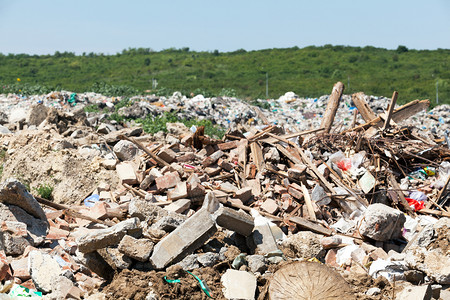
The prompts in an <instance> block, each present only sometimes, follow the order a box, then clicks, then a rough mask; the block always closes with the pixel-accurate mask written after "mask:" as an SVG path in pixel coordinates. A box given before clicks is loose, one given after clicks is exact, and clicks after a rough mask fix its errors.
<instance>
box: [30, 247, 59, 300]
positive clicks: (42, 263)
mask: <svg viewBox="0 0 450 300" xmlns="http://www.w3.org/2000/svg"><path fill="white" fill-rule="evenodd" d="M28 257H29V262H28V265H29V267H30V274H31V278H32V279H33V282H34V284H35V285H36V287H37V288H38V289H39V290H41V291H44V292H47V293H48V292H51V291H52V288H53V282H55V281H56V279H57V278H58V276H59V275H60V274H61V271H62V270H61V267H60V266H59V264H58V262H57V261H56V260H54V259H53V258H52V257H51V256H50V255H48V254H45V253H42V252H40V251H38V250H34V251H31V252H30V254H29V256H28Z"/></svg>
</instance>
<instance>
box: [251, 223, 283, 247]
mask: <svg viewBox="0 0 450 300" xmlns="http://www.w3.org/2000/svg"><path fill="white" fill-rule="evenodd" d="M252 237H253V241H254V243H255V245H256V248H257V250H258V252H259V253H261V254H267V253H270V252H273V251H277V250H278V246H277V243H276V241H275V238H274V237H273V234H272V230H270V226H269V224H267V223H264V224H260V225H256V226H255V228H254V230H253V234H252Z"/></svg>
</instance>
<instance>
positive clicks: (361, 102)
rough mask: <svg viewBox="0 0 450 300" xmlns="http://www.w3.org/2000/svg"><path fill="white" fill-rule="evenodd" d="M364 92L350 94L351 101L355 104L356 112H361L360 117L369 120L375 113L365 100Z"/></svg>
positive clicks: (373, 117)
mask: <svg viewBox="0 0 450 300" xmlns="http://www.w3.org/2000/svg"><path fill="white" fill-rule="evenodd" d="M365 96H366V95H365V94H364V93H363V92H359V93H356V94H353V95H352V101H353V103H354V104H355V106H356V108H357V109H358V112H359V113H360V114H361V117H362V118H363V119H364V121H366V122H369V121H371V120H373V119H375V118H376V117H377V115H376V114H375V113H374V112H373V110H372V109H371V108H370V107H369V105H368V104H367V102H366V99H364V98H365Z"/></svg>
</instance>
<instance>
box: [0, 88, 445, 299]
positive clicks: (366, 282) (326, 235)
mask: <svg viewBox="0 0 450 300" xmlns="http://www.w3.org/2000/svg"><path fill="white" fill-rule="evenodd" d="M343 89H344V87H343V85H342V84H341V83H337V84H336V85H335V87H334V88H333V90H332V93H331V95H329V96H323V97H320V98H318V99H303V98H300V97H298V96H296V95H295V94H293V93H286V94H285V95H284V96H282V97H280V98H279V99H276V100H264V101H263V100H258V101H257V102H258V103H260V104H261V105H260V106H261V107H256V106H252V105H250V104H248V103H246V102H243V101H240V100H238V99H236V98H226V97H224V98H212V99H210V98H204V97H203V96H201V95H197V96H195V97H194V98H186V97H184V96H182V95H181V94H179V93H176V94H174V95H173V96H172V97H168V98H165V97H155V96H145V97H133V98H132V100H133V101H131V102H128V103H129V106H123V107H122V108H120V109H117V111H116V109H115V106H119V103H122V102H120V101H121V100H123V99H120V98H111V97H105V96H102V95H98V94H93V93H86V94H75V93H71V92H53V93H50V94H48V95H39V96H38V95H36V96H31V97H28V98H24V97H21V96H18V95H0V109H1V110H2V112H3V113H2V114H0V121H1V125H0V126H1V128H0V129H1V130H0V132H1V133H0V146H1V156H0V163H1V168H0V170H1V173H0V174H1V179H2V183H1V184H0V207H1V211H2V212H1V213H0V219H1V232H2V234H1V242H2V247H1V250H0V277H1V278H0V280H1V283H2V285H1V287H0V295H2V297H3V295H8V296H10V295H12V296H16V297H20V295H23V296H22V297H35V298H36V297H39V298H41V297H42V298H44V299H207V298H213V299H236V298H238V299H261V300H262V299H280V298H283V297H284V298H289V297H291V298H295V299H329V298H330V297H341V298H343V297H345V298H349V299H412V298H411V297H416V298H417V299H431V298H433V299H439V297H441V298H442V299H444V298H443V297H444V296H445V295H447V294H448V293H449V292H450V291H449V290H448V289H449V287H450V275H449V274H450V269H449V268H450V267H449V266H450V248H449V244H450V243H449V233H448V232H449V231H448V230H449V227H450V210H449V202H450V201H448V199H449V198H450V193H449V187H448V183H449V181H450V163H449V162H448V161H449V159H450V149H449V147H448V145H447V142H446V138H445V132H446V130H447V129H448V124H447V121H448V120H449V117H448V116H447V112H448V111H449V110H450V109H449V107H448V106H446V105H443V106H438V107H436V108H434V109H433V110H431V111H429V112H426V109H427V107H428V105H429V102H428V101H427V100H421V101H419V100H414V101H411V102H409V103H407V104H405V105H402V106H395V100H396V97H397V95H396V93H394V95H393V97H392V99H388V98H382V97H380V98H378V97H372V96H366V95H364V94H362V93H358V94H354V95H342V93H343ZM391 103H392V107H395V109H388V105H389V104H391ZM91 105H94V106H95V107H97V108H100V109H101V110H95V111H89V110H86V112H85V110H84V108H86V107H89V106H91ZM264 107H265V108H264ZM164 112H170V113H175V114H176V115H177V116H179V118H180V119H194V118H195V119H198V118H201V119H208V120H211V121H212V122H213V124H218V125H220V126H223V127H224V128H225V129H226V132H225V134H224V136H223V137H222V138H219V137H217V136H208V135H206V134H205V128H204V127H203V126H201V125H193V126H191V125H189V126H190V127H187V126H186V125H185V124H183V123H169V124H165V126H166V129H167V132H163V131H161V132H158V133H155V134H148V133H145V132H144V130H143V128H142V127H139V123H138V122H137V121H130V120H131V119H138V118H143V117H145V116H148V115H150V116H159V115H161V114H163V113H164ZM113 113H114V114H115V113H117V114H119V115H121V116H123V117H125V118H126V119H125V120H126V121H124V122H122V123H120V122H118V121H114V120H111V119H110V118H109V119H108V115H111V114H113ZM300 291H301V292H300ZM19 294H20V295H19ZM302 297H303V298H302ZM321 297H322V298H321ZM430 297H431V298H430Z"/></svg>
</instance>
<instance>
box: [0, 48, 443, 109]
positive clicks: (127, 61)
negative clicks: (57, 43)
mask: <svg viewBox="0 0 450 300" xmlns="http://www.w3.org/2000/svg"><path fill="white" fill-rule="evenodd" d="M266 73H267V74H268V78H269V97H271V98H277V97H279V96H280V95H282V94H284V93H285V92H287V91H294V92H295V93H296V94H298V95H301V96H309V97H317V96H320V95H323V94H328V93H330V92H331V88H332V86H333V84H334V83H335V82H337V81H342V82H343V83H344V84H345V86H346V90H345V93H353V92H358V91H364V92H365V93H366V94H372V95H384V96H389V97H390V96H391V95H392V92H393V91H394V90H397V91H398V92H399V102H400V103H403V102H407V101H410V100H414V99H419V98H420V99H430V100H432V103H434V102H435V100H436V82H438V87H439V100H440V101H439V102H440V103H450V50H449V49H438V50H411V49H407V48H406V47H404V46H399V47H398V48H397V49H396V50H387V49H383V48H375V47H371V46H367V47H364V48H361V47H345V46H332V45H325V46H323V47H314V46H311V47H306V48H303V49H300V48H297V47H294V48H288V49H265V50H258V51H248V52H247V51H245V50H242V49H241V50H237V51H234V52H227V53H220V52H219V51H217V50H216V51H213V52H193V51H189V48H182V49H167V50H163V51H160V52H154V51H151V50H150V49H147V48H139V49H128V50H124V51H122V53H117V54H116V55H103V54H101V53H100V54H96V53H89V54H83V55H78V56H77V55H75V54H73V53H70V52H64V53H60V52H55V54H53V55H27V54H16V55H14V54H9V55H5V54H0V84H1V86H2V89H0V93H5V92H18V91H19V89H20V90H21V92H22V93H39V92H47V91H49V90H52V89H65V90H71V91H75V92H84V91H97V92H102V93H104V94H110V95H120V94H122V95H129V94H133V93H138V92H139V93H140V92H144V91H146V90H152V80H153V79H156V80H157V82H158V86H157V88H156V89H153V90H152V92H156V93H158V94H160V95H164V94H171V93H172V92H173V91H176V90H178V91H181V92H182V93H183V94H187V95H189V94H190V93H194V94H198V93H202V94H204V95H206V96H212V95H221V94H225V95H236V96H238V97H241V98H248V99H255V98H265V93H266ZM17 78H20V80H21V81H20V82H18V81H17ZM348 83H350V84H349V86H348Z"/></svg>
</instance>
